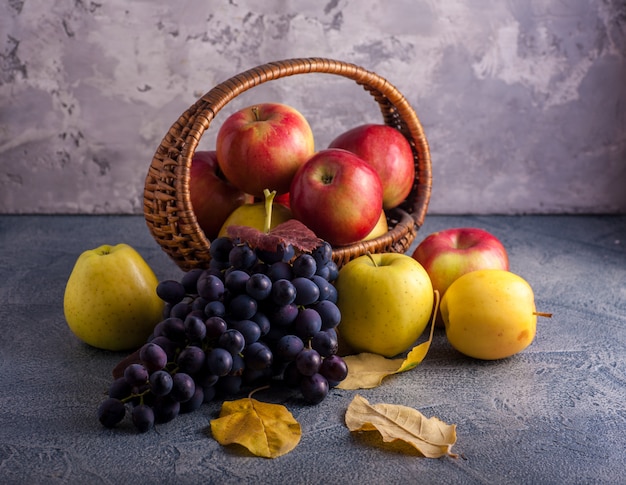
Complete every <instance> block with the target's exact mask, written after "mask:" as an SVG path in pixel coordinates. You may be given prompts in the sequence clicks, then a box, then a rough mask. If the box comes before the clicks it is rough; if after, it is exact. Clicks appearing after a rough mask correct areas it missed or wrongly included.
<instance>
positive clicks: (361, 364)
mask: <svg viewBox="0 0 626 485" xmlns="http://www.w3.org/2000/svg"><path fill="white" fill-rule="evenodd" d="M436 296H437V300H438V293H437V294H436ZM436 310H437V306H435V311H434V312H433V315H436V314H437V311H436ZM340 325H341V324H340ZM340 328H341V327H340ZM434 330H435V320H434V317H433V319H432V321H431V323H430V336H429V337H428V340H427V341H426V342H422V343H421V344H419V345H416V346H415V347H413V348H412V349H411V350H410V351H409V353H408V354H407V356H406V358H404V359H402V358H399V359H387V358H386V357H383V356H382V355H378V354H371V353H367V352H364V353H361V354H356V355H346V356H344V358H343V359H344V360H345V362H346V364H347V365H348V376H347V377H346V378H345V379H344V380H343V381H342V382H340V383H339V385H338V386H337V387H338V388H339V389H371V388H373V387H378V386H380V384H381V382H382V381H383V379H384V378H385V377H387V376H390V375H392V374H398V373H400V372H406V371H408V370H411V369H413V368H414V367H416V366H418V365H419V364H420V363H421V362H422V361H423V360H424V358H425V357H426V354H427V353H428V350H429V349H430V344H431V342H432V341H433V333H434Z"/></svg>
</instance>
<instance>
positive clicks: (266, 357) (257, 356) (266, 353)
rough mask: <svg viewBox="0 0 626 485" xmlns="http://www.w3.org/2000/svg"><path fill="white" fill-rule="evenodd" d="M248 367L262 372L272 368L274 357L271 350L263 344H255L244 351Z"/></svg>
mask: <svg viewBox="0 0 626 485" xmlns="http://www.w3.org/2000/svg"><path fill="white" fill-rule="evenodd" d="M243 357H244V360H245V363H246V367H250V368H252V369H256V370H260V369H265V368H267V367H271V365H272V362H273V360H274V356H273V354H272V351H271V350H270V348H269V347H268V346H267V345H266V344H264V343H262V342H254V343H251V344H250V345H248V346H247V347H246V349H245V350H244V355H243Z"/></svg>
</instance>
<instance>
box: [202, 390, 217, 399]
mask: <svg viewBox="0 0 626 485" xmlns="http://www.w3.org/2000/svg"><path fill="white" fill-rule="evenodd" d="M202 394H203V398H204V399H203V402H205V403H206V402H211V401H212V400H213V399H214V398H215V394H216V390H215V386H208V387H203V388H202Z"/></svg>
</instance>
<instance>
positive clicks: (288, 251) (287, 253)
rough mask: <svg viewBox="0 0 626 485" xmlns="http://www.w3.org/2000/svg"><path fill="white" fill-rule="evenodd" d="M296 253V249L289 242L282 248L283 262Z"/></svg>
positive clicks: (290, 258) (289, 259)
mask: <svg viewBox="0 0 626 485" xmlns="http://www.w3.org/2000/svg"><path fill="white" fill-rule="evenodd" d="M295 255H296V250H295V248H294V247H293V245H291V244H287V245H286V246H284V249H283V259H282V260H283V262H285V263H287V262H289V261H291V260H292V259H293V257H294V256H295Z"/></svg>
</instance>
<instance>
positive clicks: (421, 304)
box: [335, 253, 434, 357]
mask: <svg viewBox="0 0 626 485" xmlns="http://www.w3.org/2000/svg"><path fill="white" fill-rule="evenodd" d="M335 286H336V288H337V306H338V307H339V310H340V312H341V322H340V323H339V326H338V327H337V331H338V333H339V335H340V337H341V339H342V340H343V341H344V342H345V344H347V346H348V347H349V348H350V349H352V351H354V352H369V353H375V354H379V355H382V356H385V357H393V356H395V355H398V354H400V353H402V352H405V351H406V350H408V349H409V348H411V346H412V345H413V344H414V343H415V341H416V340H417V339H418V338H419V337H420V335H421V334H422V333H423V332H424V329H425V328H426V326H427V325H428V322H429V320H430V317H431V314H432V310H433V304H434V293H433V287H432V285H431V283H430V279H429V278H428V274H427V273H426V271H425V270H424V268H422V265H421V264H419V263H418V262H417V261H415V260H414V259H413V258H411V257H410V256H407V255H405V254H402V253H381V254H369V253H368V254H366V255H363V256H359V257H357V258H355V259H353V260H352V261H350V262H349V263H347V264H346V265H344V266H343V267H342V268H341V269H340V270H339V277H338V278H337V280H336V282H335Z"/></svg>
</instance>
